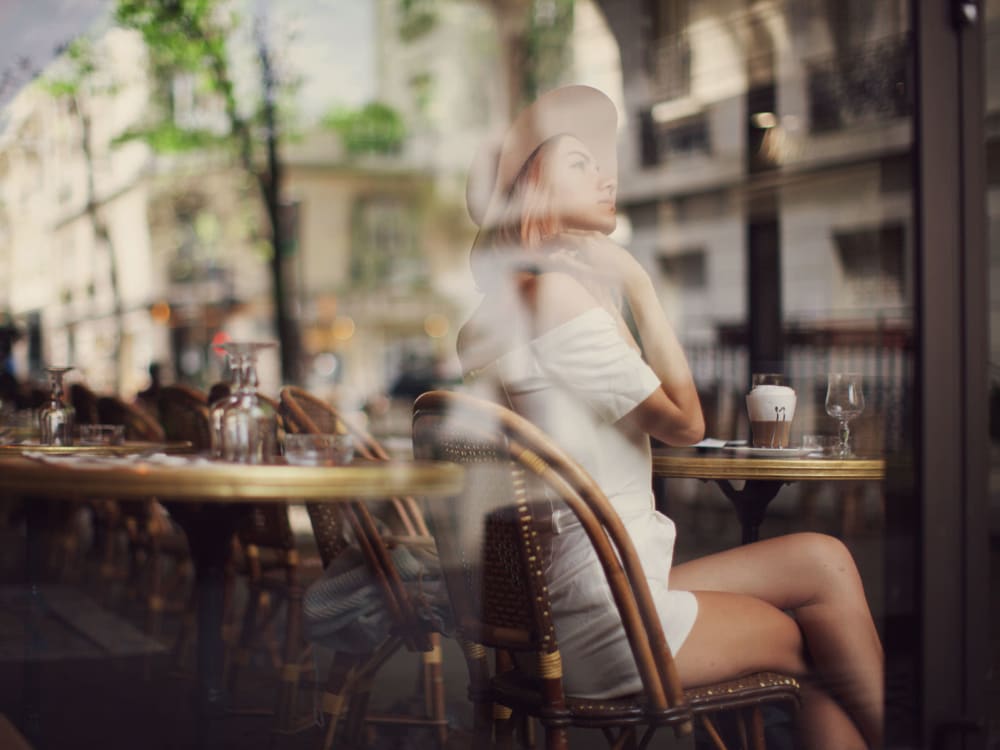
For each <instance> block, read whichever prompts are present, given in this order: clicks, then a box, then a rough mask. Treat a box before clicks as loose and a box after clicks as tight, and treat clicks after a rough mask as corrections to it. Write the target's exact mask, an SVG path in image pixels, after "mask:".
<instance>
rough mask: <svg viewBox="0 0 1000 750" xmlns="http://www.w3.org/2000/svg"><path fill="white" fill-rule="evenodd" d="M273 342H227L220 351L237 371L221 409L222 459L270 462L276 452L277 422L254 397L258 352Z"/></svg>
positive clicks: (268, 409)
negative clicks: (223, 351) (232, 385)
mask: <svg viewBox="0 0 1000 750" xmlns="http://www.w3.org/2000/svg"><path fill="white" fill-rule="evenodd" d="M274 345H275V344H274V343H273V342H253V343H250V342H248V343H228V344H224V345H223V347H222V348H223V349H224V350H225V352H226V354H228V355H229V356H230V358H231V360H232V367H233V368H235V370H236V383H235V387H236V390H235V391H234V392H233V394H232V395H231V396H230V397H229V398H228V399H227V400H226V403H225V404H224V406H223V409H222V419H221V427H222V434H221V438H222V439H221V445H222V458H223V460H225V461H233V462H235V463H241V464H266V463H270V462H271V460H272V459H273V458H274V455H275V453H276V446H277V441H278V421H277V417H276V415H275V413H274V409H272V408H271V405H270V404H268V403H267V402H265V401H264V400H262V399H261V398H260V397H259V396H258V395H257V353H258V352H260V351H261V350H263V349H269V348H271V347H273V346H274Z"/></svg>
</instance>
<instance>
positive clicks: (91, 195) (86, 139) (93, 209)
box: [72, 100, 125, 393]
mask: <svg viewBox="0 0 1000 750" xmlns="http://www.w3.org/2000/svg"><path fill="white" fill-rule="evenodd" d="M72 106H73V110H74V111H75V112H76V115H77V117H78V118H79V121H80V130H81V136H80V141H81V143H80V145H81V148H82V150H83V161H84V170H85V172H86V179H87V196H86V197H87V208H86V211H87V216H88V218H89V219H90V226H91V228H92V230H93V232H94V237H95V238H96V239H97V242H98V244H99V245H102V246H103V247H104V248H105V249H106V250H107V253H108V276H109V279H108V280H109V282H110V283H111V296H112V299H113V306H114V316H115V343H114V348H113V350H112V352H111V358H112V361H113V362H114V363H115V376H114V383H113V387H114V391H115V393H118V392H119V389H120V388H121V380H122V377H121V371H122V363H121V352H122V340H123V339H124V337H125V310H124V305H123V304H122V293H121V287H120V285H119V283H118V256H117V255H116V254H115V248H114V245H113V244H112V242H111V233H110V232H109V231H108V226H107V224H105V223H104V220H103V219H102V218H101V215H100V212H99V211H98V210H97V189H96V187H95V185H94V152H93V149H92V147H91V143H90V131H91V128H90V116H89V115H88V114H86V113H85V112H84V110H83V107H81V106H80V102H79V101H78V100H76V101H74V102H73V105H72Z"/></svg>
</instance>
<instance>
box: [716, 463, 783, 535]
mask: <svg viewBox="0 0 1000 750" xmlns="http://www.w3.org/2000/svg"><path fill="white" fill-rule="evenodd" d="M715 483H716V484H717V485H719V489H721V490H722V492H723V494H724V495H725V496H726V497H728V498H729V502H731V503H732V504H733V506H734V507H735V508H736V515H737V516H739V519H740V526H741V527H742V529H743V534H742V539H741V540H740V543H741V544H750V543H752V542H756V541H757V540H758V539H759V538H760V525H761V523H762V522H763V521H764V513H766V512H767V506H768V504H769V503H770V502H771V501H772V500H774V498H775V496H777V494H778V490H780V489H781V488H782V486H783V485H784V484H785V482H782V481H778V480H769V479H748V480H747V481H746V483H745V484H744V486H743V489H742V490H737V489H736V488H735V487H733V484H732V482H730V481H729V480H728V479H716V480H715Z"/></svg>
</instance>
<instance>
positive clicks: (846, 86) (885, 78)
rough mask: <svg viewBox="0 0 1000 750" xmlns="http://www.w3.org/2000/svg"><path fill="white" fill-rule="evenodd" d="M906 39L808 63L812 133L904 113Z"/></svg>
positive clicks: (907, 106) (908, 105)
mask: <svg viewBox="0 0 1000 750" xmlns="http://www.w3.org/2000/svg"><path fill="white" fill-rule="evenodd" d="M909 59H910V44H909V39H908V38H907V37H892V38H888V39H883V40H881V41H878V42H875V43H873V44H869V45H865V46H863V47H859V48H856V49H853V50H850V51H848V52H846V53H845V54H842V55H839V56H836V57H834V58H830V59H826V60H823V61H820V62H816V63H813V64H810V65H809V66H808V79H807V80H808V83H807V86H808V96H809V115H810V122H811V123H812V131H813V132H814V133H826V132H831V131H836V130H841V129H844V128H850V127H855V126H858V125H866V124H870V123H876V122H884V121H888V120H892V119H896V118H900V117H906V116H907V115H909V113H910V110H911V101H910V76H909Z"/></svg>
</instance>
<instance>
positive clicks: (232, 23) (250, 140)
mask: <svg viewBox="0 0 1000 750" xmlns="http://www.w3.org/2000/svg"><path fill="white" fill-rule="evenodd" d="M232 7H233V4H232V3H231V2H228V0H117V4H116V6H115V20H116V21H117V22H118V24H119V25H121V26H123V27H125V28H128V29H134V30H135V31H137V32H139V33H140V34H141V35H142V38H143V41H144V42H145V44H146V48H147V50H148V53H149V59H150V65H151V67H152V70H153V74H154V78H155V79H156V81H157V84H158V94H159V96H158V99H159V107H160V112H159V113H158V114H159V116H158V117H156V118H154V120H153V121H152V122H149V123H146V124H145V125H144V126H143V127H142V128H141V129H139V130H136V131H133V132H131V133H129V134H127V136H126V137H134V138H142V139H144V140H145V141H146V142H148V143H149V144H150V145H151V146H152V147H153V148H156V149H159V150H161V151H187V150H192V149H202V148H206V147H212V146H214V147H227V148H231V149H232V150H233V151H235V155H236V158H237V159H238V161H239V164H240V165H241V166H242V167H243V169H245V170H246V172H247V174H249V175H251V176H252V177H253V179H254V182H256V183H257V186H258V188H259V190H260V195H261V199H262V202H263V206H264V209H265V212H266V215H267V219H268V224H269V227H270V230H271V232H270V237H269V242H270V249H271V258H270V260H271V275H272V281H273V284H272V286H273V292H274V310H275V328H276V330H277V333H278V338H279V339H280V341H281V369H282V376H283V378H284V380H285V381H286V382H290V383H294V382H297V381H298V373H299V337H298V329H297V327H296V326H295V323H294V320H293V319H292V317H291V315H290V313H289V309H290V306H289V305H288V304H287V302H286V296H287V291H286V289H285V271H284V268H283V254H282V253H281V252H280V251H279V248H282V247H284V246H285V243H284V241H283V237H284V234H285V232H284V227H283V222H282V220H281V172H282V164H281V161H280V159H279V157H278V145H279V141H280V138H281V133H282V129H283V128H282V123H281V122H280V120H279V114H278V103H279V99H280V98H281V96H282V87H283V86H285V87H287V84H288V82H287V81H281V80H279V76H278V74H277V72H276V70H275V66H274V59H273V56H272V53H271V50H270V48H269V46H268V44H267V27H266V24H265V23H264V22H263V21H262V20H260V19H258V23H257V25H256V41H257V62H258V71H259V76H260V77H259V83H260V103H259V105H258V106H255V107H251V108H249V110H248V111H249V112H250V113H251V114H246V111H247V110H244V109H241V107H240V106H239V102H238V101H237V96H236V88H235V82H234V78H233V74H232V68H231V65H230V59H229V49H228V40H229V39H230V38H232V36H233V34H234V32H235V31H236V29H237V27H238V23H239V18H238V16H237V15H236V13H235V12H233V11H232ZM182 74H183V75H186V76H189V77H193V78H194V80H195V82H196V85H197V86H198V89H197V90H198V91H199V92H205V93H207V94H209V95H211V96H215V97H218V99H219V100H221V104H222V109H223V111H224V112H225V120H226V126H227V129H226V132H222V133H219V132H215V131H209V130H206V129H199V128H189V127H184V126H183V125H182V124H180V123H178V118H177V117H176V112H175V111H174V101H173V98H172V92H173V83H174V81H175V80H176V78H177V76H179V75H182ZM255 125H259V131H262V132H263V134H264V135H263V137H261V138H257V137H255V132H259V131H257V129H256V128H255Z"/></svg>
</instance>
